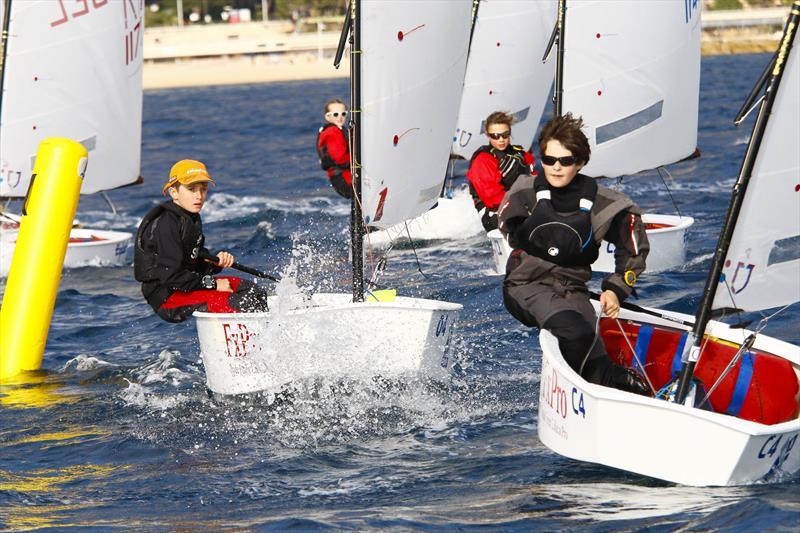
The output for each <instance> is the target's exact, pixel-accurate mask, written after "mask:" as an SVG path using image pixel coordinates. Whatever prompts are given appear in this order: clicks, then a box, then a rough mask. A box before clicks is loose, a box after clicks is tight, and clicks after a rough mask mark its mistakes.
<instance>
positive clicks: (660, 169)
mask: <svg viewBox="0 0 800 533" xmlns="http://www.w3.org/2000/svg"><path fill="white" fill-rule="evenodd" d="M656 170H657V171H658V177H659V178H661V183H663V184H664V188H665V189H667V194H669V199H670V200H671V201H672V205H673V207H675V211H676V212H677V213H678V216H679V217H681V218H683V214H682V213H681V209H680V207H678V202H676V201H675V197H674V196H672V191H671V190H670V188H669V185H667V181H666V180H665V179H664V176H663V175H662V174H661V171H662V170H663V171H664V172H665V173H666V175H667V176H669V179H670V180H672V181H675V180H674V178H673V177H672V174H670V173H669V170H667V169H666V167H663V166H661V167H658V168H657V169H656Z"/></svg>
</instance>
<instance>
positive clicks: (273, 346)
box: [195, 0, 472, 394]
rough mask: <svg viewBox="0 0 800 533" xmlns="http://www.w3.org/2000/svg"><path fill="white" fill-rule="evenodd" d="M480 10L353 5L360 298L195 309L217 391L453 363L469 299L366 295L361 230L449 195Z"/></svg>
mask: <svg viewBox="0 0 800 533" xmlns="http://www.w3.org/2000/svg"><path fill="white" fill-rule="evenodd" d="M471 7H472V4H471V2H470V0H458V1H453V0H439V1H428V2H418V1H414V0H405V1H396V0H393V1H388V0H387V1H369V2H360V1H355V2H353V3H352V5H351V11H350V13H349V16H350V20H351V21H352V33H351V51H352V54H353V55H352V59H351V62H350V64H351V87H350V92H351V99H352V103H351V109H353V110H359V112H356V113H353V117H354V118H353V125H352V126H353V127H352V129H351V131H352V139H351V160H352V169H353V171H352V172H353V180H354V186H355V187H356V191H357V200H356V201H355V202H354V203H353V216H352V217H351V246H352V257H353V263H354V264H353V294H352V295H350V294H316V295H313V296H312V297H311V298H310V300H304V299H302V298H299V299H298V298H291V297H289V298H288V299H284V300H283V301H282V300H281V297H280V296H279V297H278V298H275V299H273V300H272V302H271V310H270V311H269V312H266V313H237V314H212V313H200V312H197V313H195V317H196V318H197V330H198V337H199V339H200V351H201V354H202V358H203V363H204V365H205V370H206V379H207V385H208V387H209V389H210V390H211V391H212V392H215V393H220V394H239V393H247V392H253V391H261V390H269V389H271V388H273V387H280V386H281V385H283V384H285V383H287V382H290V381H293V380H296V379H304V378H310V377H328V378H337V377H341V378H350V377H357V378H358V377H367V376H371V377H375V376H381V377H386V378H395V377H399V376H401V375H406V374H409V373H414V374H421V375H435V374H436V373H438V372H440V371H442V369H444V368H446V367H447V366H448V359H447V348H448V344H449V339H450V337H451V335H452V331H453V328H454V327H455V323H456V319H457V317H458V312H459V310H460V309H461V305H459V304H454V303H448V302H439V301H434V300H427V299H422V298H404V297H397V298H394V299H391V298H390V299H389V300H388V301H380V302H378V301H375V298H373V297H371V296H370V292H369V290H367V291H366V298H365V297H364V294H365V289H364V280H363V265H362V260H363V254H362V248H361V244H362V234H363V232H362V228H363V226H364V225H365V224H368V225H369V226H370V227H376V228H380V229H383V228H388V227H391V226H394V225H396V224H400V223H403V222H404V221H406V220H409V219H412V218H414V217H417V216H419V215H420V214H422V213H425V212H427V211H428V210H429V209H430V208H431V207H432V206H433V205H434V204H435V203H436V202H437V200H438V197H439V193H440V191H441V190H442V185H443V182H444V176H445V174H446V170H447V161H448V154H449V151H450V138H451V135H452V132H453V131H454V128H455V123H456V118H457V114H458V104H459V99H458V98H453V95H454V94H456V95H457V94H460V88H461V83H462V81H463V79H464V70H465V68H466V59H467V49H468V44H469V30H470V13H471ZM345 31H347V23H346V24H345ZM443 43H446V45H443ZM278 289H279V290H281V287H280V286H279V287H278Z"/></svg>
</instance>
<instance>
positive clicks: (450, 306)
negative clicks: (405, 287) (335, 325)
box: [193, 293, 464, 320]
mask: <svg viewBox="0 0 800 533" xmlns="http://www.w3.org/2000/svg"><path fill="white" fill-rule="evenodd" d="M320 294H321V295H331V294H333V295H341V296H348V297H352V296H351V295H349V294H347V295H346V294H344V293H320ZM269 298H270V299H275V298H277V296H270V297H269ZM397 300H399V301H394V302H374V301H364V302H353V301H352V300H351V301H349V302H342V303H337V304H323V305H310V306H308V307H299V308H297V309H290V310H288V311H286V313H285V314H284V315H283V316H296V315H306V314H312V313H321V312H327V311H343V310H350V309H353V308H356V309H366V307H361V306H362V305H365V304H368V305H369V309H397V310H403V311H422V312H437V311H447V312H452V311H461V310H462V309H464V306H463V305H462V304H457V303H452V302H446V301H442V300H430V299H427V298H411V297H408V296H398V297H397ZM404 301H406V302H425V303H427V302H431V303H433V304H435V306H429V307H422V306H420V307H417V306H414V307H409V306H404V305H400V304H402V303H403V302H404ZM267 303H269V299H268V300H267ZM193 316H194V317H196V318H201V319H204V320H207V319H210V318H219V319H236V318H245V319H259V318H271V317H274V316H275V315H274V314H273V313H272V311H258V312H254V313H209V312H207V311H195V312H194V313H193Z"/></svg>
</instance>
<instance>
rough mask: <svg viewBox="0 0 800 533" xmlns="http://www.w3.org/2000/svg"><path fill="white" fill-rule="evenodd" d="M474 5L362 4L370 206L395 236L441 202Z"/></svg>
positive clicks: (392, 0)
mask: <svg viewBox="0 0 800 533" xmlns="http://www.w3.org/2000/svg"><path fill="white" fill-rule="evenodd" d="M471 9H472V2H471V1H470V0H437V1H430V0H427V1H424V2H422V1H417V0H402V1H401V0H365V1H363V2H362V3H361V32H362V34H361V49H362V51H363V52H362V54H361V69H362V72H364V73H365V75H364V77H363V78H362V80H361V108H362V115H361V120H362V125H363V135H362V138H361V154H362V155H361V165H362V169H361V178H362V188H361V190H362V202H363V210H364V217H365V220H366V222H367V224H369V225H371V226H375V227H379V228H387V227H389V226H392V225H393V224H397V223H399V222H402V221H404V220H408V219H411V218H414V217H416V216H418V215H420V214H422V213H424V212H425V211H427V210H428V209H430V208H431V207H432V206H433V205H434V204H435V203H436V201H437V199H438V197H439V193H440V192H441V189H442V184H443V182H444V179H445V175H446V171H447V160H448V155H449V153H450V140H451V139H452V135H453V131H455V125H456V119H457V115H458V105H459V100H460V95H461V86H462V83H463V80H464V71H465V68H466V60H467V48H468V45H469V33H470V15H471Z"/></svg>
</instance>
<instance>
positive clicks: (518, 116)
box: [481, 106, 531, 135]
mask: <svg viewBox="0 0 800 533" xmlns="http://www.w3.org/2000/svg"><path fill="white" fill-rule="evenodd" d="M530 110H531V106H528V107H526V108H524V109H520V110H519V111H517V112H516V113H512V114H511V116H512V117H514V124H517V123H519V122H524V121H525V119H527V118H528V113H529V112H530ZM484 133H486V121H485V120H481V135H483V134H484Z"/></svg>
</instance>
